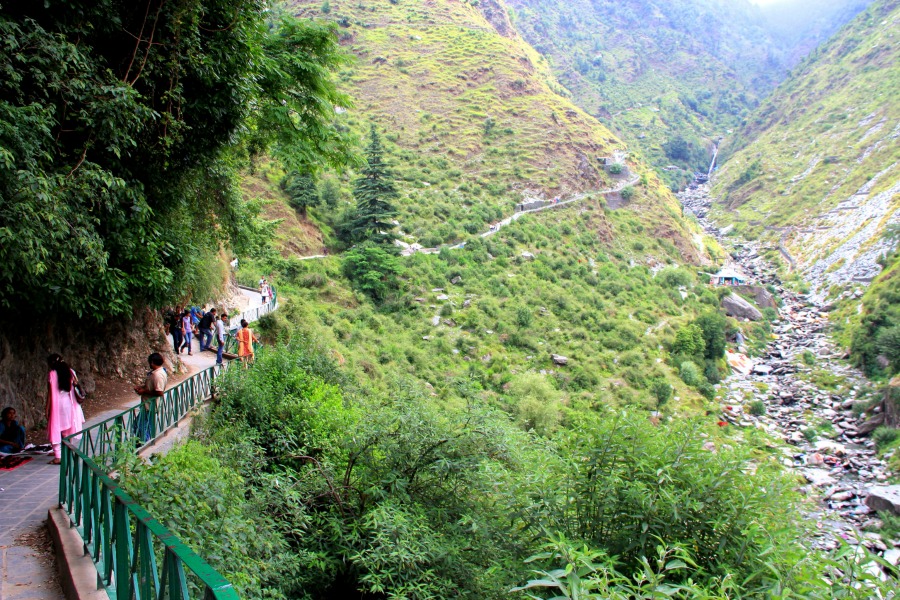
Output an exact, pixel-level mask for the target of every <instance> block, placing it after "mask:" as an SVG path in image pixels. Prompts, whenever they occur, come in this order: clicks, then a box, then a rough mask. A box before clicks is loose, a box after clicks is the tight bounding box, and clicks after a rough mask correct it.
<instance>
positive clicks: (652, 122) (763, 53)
mask: <svg viewBox="0 0 900 600" xmlns="http://www.w3.org/2000/svg"><path fill="white" fill-rule="evenodd" d="M508 3H509V5H510V6H512V7H513V8H514V9H515V24H516V26H517V27H518V28H519V30H520V31H522V33H523V35H524V36H525V38H526V39H527V40H528V41H529V42H531V43H532V44H533V45H534V46H535V47H536V48H537V49H538V50H539V51H540V52H541V53H542V54H544V55H546V56H548V57H550V58H551V60H552V63H553V67H554V71H555V72H556V73H557V74H558V76H559V77H560V80H561V81H562V82H563V84H565V85H566V87H567V88H568V89H570V90H571V91H572V97H573V99H574V101H575V102H576V103H577V104H578V105H579V106H581V107H583V108H584V109H585V110H587V111H588V112H590V113H591V114H593V115H595V116H597V117H598V118H600V119H601V120H602V121H603V122H604V123H609V124H611V126H612V127H613V128H614V129H615V130H616V131H617V132H619V133H620V134H621V135H622V136H623V138H624V139H626V140H627V141H628V142H629V143H630V144H631V145H633V146H635V147H638V148H640V149H641V150H642V152H643V153H644V155H645V156H646V157H647V159H648V160H649V161H650V162H652V163H653V164H654V165H655V166H657V167H658V168H660V169H662V168H664V167H666V166H670V165H671V166H673V167H677V169H674V168H670V169H669V170H667V171H663V172H664V173H665V177H666V179H667V180H668V181H669V182H670V183H671V184H673V185H677V184H680V183H683V182H684V181H686V180H687V179H688V178H689V177H690V176H692V175H693V171H694V170H695V169H698V168H702V169H704V170H705V167H706V166H708V164H709V159H710V156H711V148H712V145H713V142H714V141H715V140H717V139H718V138H719V137H721V136H724V135H725V134H726V132H727V130H729V129H732V128H736V127H737V126H738V125H739V124H740V122H741V119H742V118H743V117H744V116H745V115H746V114H748V112H749V110H751V109H752V108H753V107H754V106H755V105H756V104H757V102H758V100H759V99H760V98H761V97H763V96H764V95H765V94H766V93H767V92H768V91H770V90H771V89H772V88H773V87H774V86H775V84H776V83H777V82H778V81H779V80H780V78H781V77H782V76H783V73H784V71H785V67H784V61H785V52H784V49H783V48H782V47H781V45H779V44H777V43H775V40H774V39H773V38H772V37H771V36H770V34H769V31H768V29H767V28H766V26H765V25H766V24H765V21H764V19H763V17H762V15H761V13H760V12H759V10H758V9H756V8H755V7H753V6H752V5H751V4H750V3H749V2H728V3H722V2H718V1H715V0H679V1H677V2H654V1H652V0H626V1H617V2H613V1H602V2H597V1H591V0H565V1H562V0H508ZM679 169H683V170H685V172H683V171H680V170H679Z"/></svg>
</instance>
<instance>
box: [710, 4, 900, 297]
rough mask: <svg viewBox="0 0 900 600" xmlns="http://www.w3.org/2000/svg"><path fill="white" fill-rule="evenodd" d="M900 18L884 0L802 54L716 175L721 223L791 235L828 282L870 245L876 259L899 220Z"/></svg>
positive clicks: (745, 231) (899, 8) (794, 248)
mask: <svg viewBox="0 0 900 600" xmlns="http://www.w3.org/2000/svg"><path fill="white" fill-rule="evenodd" d="M898 25H900V3H898V2H897V1H896V0H880V1H878V2H875V3H874V4H873V5H872V6H871V7H869V8H868V9H867V10H866V11H865V12H863V13H862V14H861V15H860V16H859V17H858V18H857V19H856V20H854V21H853V22H852V23H851V24H850V25H849V26H848V27H846V28H845V29H844V30H842V31H841V33H840V34H838V35H837V36H836V37H835V38H834V39H832V40H831V41H830V42H829V43H828V44H827V45H825V46H824V47H822V48H821V49H820V50H819V51H818V52H816V53H815V54H814V55H812V56H810V57H809V58H808V59H807V60H805V61H804V62H803V63H802V64H801V65H800V66H799V67H797V69H795V70H794V72H793V73H792V75H791V76H790V78H789V79H788V80H787V81H785V83H784V84H782V85H781V86H780V87H779V88H778V89H777V90H776V92H775V93H774V94H773V95H772V96H771V97H770V98H769V99H767V100H766V101H765V102H764V103H763V104H762V105H761V106H760V108H759V110H758V111H756V113H755V114H754V116H753V118H751V119H750V120H749V121H748V123H747V125H746V127H745V128H743V129H742V130H741V131H740V133H739V135H737V136H736V139H735V140H734V141H733V143H732V144H731V145H732V147H734V148H738V151H737V152H735V153H734V154H733V156H731V157H730V159H729V160H728V161H727V163H726V164H725V165H724V166H723V167H722V169H721V171H720V172H719V174H718V177H717V179H716V183H715V188H714V191H715V193H716V194H717V195H718V196H719V197H720V198H721V205H720V206H719V208H718V214H719V219H720V221H721V222H722V224H723V225H724V224H726V223H728V222H735V223H736V224H737V229H736V231H737V232H738V233H740V234H742V235H750V236H765V237H769V238H771V239H776V238H777V237H779V236H781V235H782V234H785V241H786V243H787V246H788V248H789V250H790V251H791V252H792V254H795V255H796V258H797V259H798V260H799V262H800V264H801V266H803V267H804V268H806V269H809V270H811V271H810V272H811V273H812V275H813V276H814V278H816V279H817V281H818V282H819V283H820V284H821V285H823V286H824V287H826V288H827V287H828V286H829V285H831V284H832V283H835V282H838V281H840V280H841V279H842V278H843V280H844V281H846V280H847V279H850V278H852V276H853V273H852V272H850V271H847V272H845V271H846V268H848V267H849V266H850V264H851V263H854V262H855V261H858V260H862V259H860V256H862V254H865V253H866V252H867V251H868V254H869V255H871V256H868V257H863V259H865V260H867V261H870V262H871V261H873V260H874V258H873V257H874V256H877V254H879V253H880V252H881V251H882V249H883V247H882V246H880V245H879V244H880V242H879V241H878V240H880V239H881V238H880V232H881V230H882V229H883V227H884V225H886V224H887V223H888V222H890V221H891V220H892V219H893V220H896V219H897V212H896V211H897V209H898V208H900V196H898V195H897V192H898V191H900V169H898V162H900V145H898V144H897V141H896V140H897V137H898V135H900V103H898V102H896V98H895V95H896V90H897V89H900V66H898V65H900V62H898V54H900V45H898V41H897V39H896V32H897V30H898ZM861 253H862V254H861ZM816 261H819V263H817V262H816ZM823 261H824V262H823Z"/></svg>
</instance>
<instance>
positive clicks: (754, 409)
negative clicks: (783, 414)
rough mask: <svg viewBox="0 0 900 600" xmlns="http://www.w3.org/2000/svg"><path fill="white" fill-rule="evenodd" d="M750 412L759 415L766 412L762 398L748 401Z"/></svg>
mask: <svg viewBox="0 0 900 600" xmlns="http://www.w3.org/2000/svg"><path fill="white" fill-rule="evenodd" d="M750 414H751V415H753V416H756V417H761V416H763V415H764V414H766V403H765V402H763V401H762V400H754V401H753V402H751V403H750Z"/></svg>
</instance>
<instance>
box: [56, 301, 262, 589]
mask: <svg viewBox="0 0 900 600" xmlns="http://www.w3.org/2000/svg"><path fill="white" fill-rule="evenodd" d="M276 308H278V305H277V302H274V301H273V302H270V303H268V304H265V305H263V306H261V307H258V308H257V309H254V310H253V311H248V312H247V313H243V314H242V315H240V318H243V319H246V320H247V321H248V322H250V321H255V320H256V319H258V318H259V317H260V316H262V315H265V314H268V313H270V312H272V311H273V310H275V309H276ZM229 337H230V338H231V339H234V336H233V335H230V334H229ZM234 342H235V343H236V340H234ZM226 349H227V346H226ZM226 367H227V364H226V365H222V366H213V367H209V368H208V369H205V370H204V371H202V372H200V373H197V374H196V375H194V376H192V377H190V378H188V379H186V380H185V381H183V382H181V383H180V384H178V385H177V386H175V387H174V388H172V389H170V390H168V391H167V392H166V393H165V394H164V395H163V396H161V397H156V398H152V399H150V400H146V401H143V402H141V403H139V404H138V405H136V406H134V407H132V408H130V409H128V410H126V411H123V412H121V413H119V414H117V415H115V416H113V417H111V418H109V419H106V420H105V421H102V422H100V423H97V424H96V425H93V426H91V427H88V428H87V429H84V430H83V431H81V432H80V433H78V434H76V435H73V436H69V437H67V438H64V439H63V443H62V457H61V464H60V477H59V504H60V506H61V507H62V508H64V509H65V510H66V512H67V513H68V515H69V518H70V519H71V522H72V526H73V527H75V528H76V529H77V530H78V533H79V534H81V539H82V540H83V542H84V551H85V553H86V554H89V555H90V556H91V559H92V560H93V561H94V564H95V565H96V567H97V588H98V589H103V590H105V591H106V593H107V595H108V596H109V597H110V598H111V599H112V600H163V599H169V600H189V599H193V598H203V600H213V599H220V600H238V599H239V596H238V594H237V592H236V591H235V590H234V588H233V587H232V586H231V584H230V583H229V582H228V581H227V580H226V579H225V578H224V577H222V575H220V574H219V573H218V572H217V571H216V570H215V569H214V568H212V567H211V566H210V565H209V564H208V563H207V562H206V561H205V560H203V558H201V557H200V556H198V555H197V554H196V553H195V552H194V551H192V550H191V549H190V548H188V547H187V546H186V545H185V544H184V543H182V542H181V541H180V540H178V538H177V537H176V536H175V535H174V534H173V533H172V532H170V531H169V530H168V529H166V528H165V527H164V526H163V525H162V524H161V523H160V522H159V521H157V520H156V519H155V518H154V517H153V515H151V514H150V513H149V512H147V511H146V510H145V509H144V508H142V507H141V506H139V505H138V504H137V503H136V502H135V501H134V499H133V498H131V496H129V495H128V494H127V493H126V492H125V491H124V490H122V489H121V488H120V487H119V485H118V483H117V482H116V481H115V480H113V479H112V477H110V474H109V473H108V469H110V468H111V466H112V463H113V460H114V459H115V457H116V455H117V454H120V453H122V452H129V453H131V452H139V451H140V450H142V449H143V448H145V447H146V446H148V445H149V444H150V443H151V442H153V441H155V440H156V438H157V437H159V436H160V435H162V434H163V433H165V432H166V431H167V430H169V429H170V428H171V427H173V426H174V425H176V424H177V423H178V422H179V421H180V420H181V419H182V418H183V417H184V416H185V415H187V414H188V413H189V412H190V411H191V410H193V409H195V408H197V407H198V406H200V405H202V404H203V403H204V402H206V401H207V400H208V399H210V398H211V397H212V396H213V394H214V392H215V380H216V378H217V377H218V376H219V375H220V374H221V373H222V371H223V370H224V369H225V368H226Z"/></svg>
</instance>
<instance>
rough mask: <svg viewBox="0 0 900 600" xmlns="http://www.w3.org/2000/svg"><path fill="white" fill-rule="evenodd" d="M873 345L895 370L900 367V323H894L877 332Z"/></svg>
mask: <svg viewBox="0 0 900 600" xmlns="http://www.w3.org/2000/svg"><path fill="white" fill-rule="evenodd" d="M875 346H876V348H878V351H879V352H881V354H883V355H884V357H885V358H887V359H888V361H889V362H890V363H891V365H892V366H893V367H894V369H895V370H897V369H898V367H900V325H894V326H893V327H889V328H887V329H882V330H881V331H879V332H878V337H877V338H876V339H875Z"/></svg>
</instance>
